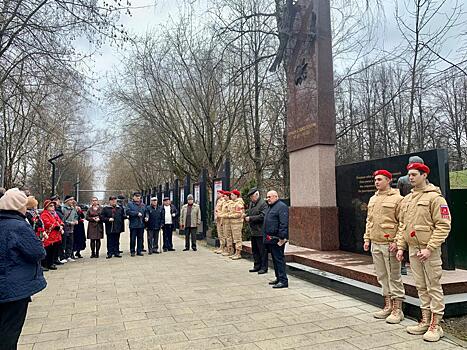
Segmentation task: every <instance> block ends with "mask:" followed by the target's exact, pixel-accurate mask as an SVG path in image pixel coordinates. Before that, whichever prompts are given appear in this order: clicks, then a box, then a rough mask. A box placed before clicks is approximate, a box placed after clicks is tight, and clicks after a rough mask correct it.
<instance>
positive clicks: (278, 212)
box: [263, 191, 289, 288]
mask: <svg viewBox="0 0 467 350" xmlns="http://www.w3.org/2000/svg"><path fill="white" fill-rule="evenodd" d="M266 200H267V202H268V208H267V209H266V214H265V216H264V224H263V239H264V243H265V244H266V246H267V249H268V250H269V251H270V252H271V255H272V262H273V264H274V272H275V274H276V279H275V280H274V281H272V282H269V284H271V285H272V288H287V287H288V286H289V280H288V278H287V274H286V272H285V255H284V250H285V244H286V243H287V240H288V239H289V208H288V207H287V205H286V204H285V203H284V202H281V201H279V196H278V195H277V192H276V191H269V192H268V194H267V195H266Z"/></svg>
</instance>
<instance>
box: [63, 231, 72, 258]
mask: <svg viewBox="0 0 467 350" xmlns="http://www.w3.org/2000/svg"><path fill="white" fill-rule="evenodd" d="M72 256H73V231H72V232H67V233H64V234H63V235H62V245H61V249H60V259H68V258H71V257H72Z"/></svg>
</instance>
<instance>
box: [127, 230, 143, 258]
mask: <svg viewBox="0 0 467 350" xmlns="http://www.w3.org/2000/svg"><path fill="white" fill-rule="evenodd" d="M143 237H144V228H130V253H135V246H136V254H141V252H142V250H143Z"/></svg>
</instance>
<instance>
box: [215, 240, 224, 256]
mask: <svg viewBox="0 0 467 350" xmlns="http://www.w3.org/2000/svg"><path fill="white" fill-rule="evenodd" d="M219 244H220V245H219V248H217V249H216V250H215V251H214V253H216V254H222V252H223V251H224V246H225V243H224V242H223V241H220V243H219Z"/></svg>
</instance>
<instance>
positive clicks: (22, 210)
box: [0, 188, 47, 349]
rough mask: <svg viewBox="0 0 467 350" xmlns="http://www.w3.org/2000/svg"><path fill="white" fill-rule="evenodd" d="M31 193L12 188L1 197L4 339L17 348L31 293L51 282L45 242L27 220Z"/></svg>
mask: <svg viewBox="0 0 467 350" xmlns="http://www.w3.org/2000/svg"><path fill="white" fill-rule="evenodd" d="M27 201H28V198H27V196H26V195H25V194H24V193H23V192H21V191H20V190H18V189H17V188H12V189H10V190H8V191H6V192H5V194H4V195H3V197H2V198H0V252H2V254H0V339H1V340H0V342H1V347H2V349H16V347H17V344H18V339H19V336H20V334H21V330H22V328H23V325H24V320H25V319H26V313H27V310H28V305H29V302H30V301H31V296H32V295H33V294H36V293H37V292H39V291H41V290H42V289H44V288H45V287H46V285H47V283H46V282H45V279H44V276H43V274H42V268H41V265H40V262H41V260H42V259H43V258H44V256H45V250H44V247H43V246H42V242H41V241H40V239H39V238H38V237H37V236H36V234H35V232H34V230H33V229H32V227H31V225H29V224H28V222H27V221H26V204H27Z"/></svg>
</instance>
